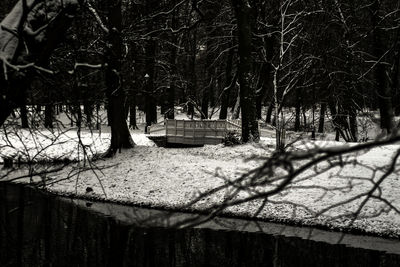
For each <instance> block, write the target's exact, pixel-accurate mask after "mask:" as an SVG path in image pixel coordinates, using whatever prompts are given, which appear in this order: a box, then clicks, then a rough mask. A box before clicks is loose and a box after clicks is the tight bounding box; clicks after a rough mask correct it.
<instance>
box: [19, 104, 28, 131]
mask: <svg viewBox="0 0 400 267" xmlns="http://www.w3.org/2000/svg"><path fill="white" fill-rule="evenodd" d="M24 102H26V101H24ZM20 110H21V127H22V128H24V129H26V128H29V122H28V110H27V108H26V103H23V104H22V105H21V106H20Z"/></svg>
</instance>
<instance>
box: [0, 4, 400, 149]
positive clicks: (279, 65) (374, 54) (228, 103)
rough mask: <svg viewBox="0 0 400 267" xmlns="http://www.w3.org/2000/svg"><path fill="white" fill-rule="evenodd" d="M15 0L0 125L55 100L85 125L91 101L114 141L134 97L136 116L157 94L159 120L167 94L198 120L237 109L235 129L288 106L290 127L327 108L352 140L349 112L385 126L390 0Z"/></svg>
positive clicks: (391, 94)
mask: <svg viewBox="0 0 400 267" xmlns="http://www.w3.org/2000/svg"><path fill="white" fill-rule="evenodd" d="M15 3H16V1H11V0H9V1H3V2H2V3H1V6H0V12H1V16H2V17H3V18H4V19H3V22H2V31H1V36H0V41H1V45H2V51H1V54H2V57H1V59H2V61H3V64H2V73H3V75H1V81H0V82H1V85H2V86H1V94H2V95H3V98H1V99H0V101H1V103H0V106H1V114H0V115H1V116H0V119H1V120H0V121H1V124H4V122H5V120H6V118H7V117H8V116H9V115H10V114H11V113H16V111H17V110H18V113H19V114H20V118H21V125H22V127H30V124H32V122H31V121H29V120H28V118H27V107H30V109H31V110H30V112H32V113H35V112H40V110H41V109H44V112H43V113H44V116H43V117H44V118H42V119H41V121H40V122H39V123H40V124H43V125H44V126H45V127H47V128H52V127H54V124H55V123H56V121H55V119H54V114H55V113H57V112H60V109H62V106H66V109H67V111H68V112H69V113H70V114H71V116H73V117H75V118H76V119H75V121H76V123H77V124H78V125H80V124H81V123H86V124H87V125H95V121H94V118H95V114H96V111H97V114H98V111H99V109H100V108H101V107H104V108H105V109H106V110H107V114H108V116H107V117H108V123H109V125H111V126H113V125H115V127H112V128H115V129H118V130H115V131H116V132H117V131H118V134H115V135H121V137H118V138H117V139H118V141H116V143H118V144H116V145H115V147H118V146H122V147H128V146H129V142H127V140H125V139H126V137H127V136H128V135H127V129H128V128H127V127H126V126H125V125H124V124H125V120H123V119H122V118H125V117H126V118H127V117H128V116H129V114H130V116H129V120H128V121H129V123H128V126H129V127H133V128H135V127H137V125H136V121H135V120H136V114H135V112H136V108H135V107H138V108H139V109H140V110H142V111H144V112H145V114H146V125H148V126H149V125H151V124H152V123H156V122H157V106H159V107H161V113H162V114H163V115H164V117H165V118H169V119H173V118H174V108H175V107H177V106H180V107H182V108H183V109H184V110H185V112H187V114H188V116H191V117H193V116H194V115H196V116H199V117H200V118H201V119H207V118H211V116H213V115H214V114H218V117H219V118H220V119H226V118H227V117H228V113H229V116H232V117H233V118H238V117H239V113H240V112H241V118H242V123H243V124H242V128H243V129H242V130H243V135H242V138H243V140H244V141H245V142H246V141H247V140H249V139H251V138H253V139H257V138H258V137H257V129H256V128H257V125H256V123H255V122H256V121H257V120H262V121H264V122H266V123H269V124H272V125H274V126H275V125H276V126H277V127H278V128H279V127H280V128H283V127H284V126H283V125H284V124H285V121H282V119H284V117H283V116H282V115H281V113H282V112H285V109H286V108H288V107H290V108H293V110H294V112H293V113H294V115H293V117H294V120H293V123H292V125H290V128H291V130H294V131H300V130H304V129H309V128H311V127H315V129H316V130H317V131H318V132H323V131H324V125H325V120H326V119H325V118H326V114H328V113H329V115H330V121H331V123H332V125H333V128H334V129H335V130H336V132H337V137H336V138H337V139H338V138H339V137H340V138H343V139H344V140H345V141H359V140H360V136H359V133H358V125H357V116H359V115H365V114H366V113H368V112H370V111H374V110H377V111H379V121H380V127H381V129H382V130H383V131H384V132H385V133H391V132H392V131H393V129H395V128H396V126H397V125H395V123H394V116H395V115H399V113H400V103H399V97H400V94H399V79H400V74H399V73H400V72H399V64H400V54H399V48H400V39H399V38H400V37H399V36H400V27H399V19H398V18H399V16H398V12H399V3H397V2H396V1H380V0H376V1H352V2H348V1H341V0H329V1H319V0H315V1H314V0H312V1H296V0H286V1H277V0H270V1H259V0H257V1H245V0H240V1H239V0H238V1H211V0H210V1H195V0H193V1H189V0H185V1H175V0H173V1H119V0H115V1H28V0H27V1H19V3H18V4H17V5H16V7H15V8H14V9H12V11H11V12H10V10H11V8H12V6H13V5H14V4H15ZM6 15H8V16H7V17H6ZM72 18H73V19H72ZM81 106H83V107H84V108H83V112H82V111H81V108H80V107H81ZM228 110H229V111H230V112H228ZM263 110H266V112H262V111H263ZM310 110H312V112H313V114H314V113H316V116H315V117H318V121H314V120H315V119H314V120H313V121H307V119H306V116H305V112H306V111H310ZM129 111H130V112H129ZM82 113H83V114H82ZM262 114H264V117H262ZM317 115H318V116H317ZM303 118H304V119H303Z"/></svg>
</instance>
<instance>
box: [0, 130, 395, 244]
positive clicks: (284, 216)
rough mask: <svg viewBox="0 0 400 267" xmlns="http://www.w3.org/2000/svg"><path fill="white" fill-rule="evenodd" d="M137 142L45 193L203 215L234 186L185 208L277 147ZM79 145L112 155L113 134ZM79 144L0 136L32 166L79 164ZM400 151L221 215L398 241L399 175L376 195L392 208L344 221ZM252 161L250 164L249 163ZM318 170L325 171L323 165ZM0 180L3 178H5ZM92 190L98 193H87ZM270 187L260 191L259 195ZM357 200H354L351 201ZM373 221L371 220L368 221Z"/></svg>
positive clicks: (53, 183) (371, 204) (70, 139)
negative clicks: (61, 161)
mask: <svg viewBox="0 0 400 267" xmlns="http://www.w3.org/2000/svg"><path fill="white" fill-rule="evenodd" d="M132 138H133V140H134V141H135V143H136V144H137V145H136V146H135V147H134V148H133V149H130V150H125V151H123V152H122V153H117V154H116V156H115V157H114V158H111V159H101V160H97V161H95V162H93V164H94V165H92V167H93V168H92V169H89V170H82V171H81V172H79V175H71V174H73V173H74V174H76V173H78V172H75V171H76V169H77V168H78V167H79V166H81V167H83V168H84V166H86V167H87V166H88V165H87V164H85V165H84V164H82V163H75V164H73V165H71V166H69V167H65V168H64V169H63V170H62V171H59V172H57V173H52V174H48V175H47V176H46V178H47V189H48V190H50V191H52V192H56V193H60V194H72V195H76V196H81V197H89V198H91V197H94V198H101V199H106V200H109V201H118V202H125V203H133V204H138V205H145V206H151V207H160V208H169V209H183V208H184V209H188V210H206V209H207V208H209V207H211V206H212V205H214V204H217V203H222V202H223V200H224V199H225V198H226V197H227V196H229V194H231V193H232V188H227V189H224V190H222V191H221V192H218V193H216V194H212V195H209V196H207V197H206V198H205V199H202V200H200V201H199V202H198V203H196V204H194V205H191V206H188V203H190V201H191V200H193V199H194V198H196V197H197V196H199V195H200V194H202V193H204V192H206V191H207V190H210V189H213V188H216V187H218V186H222V185H225V184H226V183H227V182H228V181H232V180H234V179H237V178H239V177H240V176H241V175H242V174H244V173H247V172H248V171H249V170H251V169H254V168H257V167H259V166H260V165H261V164H262V163H263V162H264V161H265V159H266V158H268V157H269V156H270V155H271V153H272V152H273V147H274V139H272V138H265V137H264V138H262V140H261V142H260V143H259V144H244V145H239V146H234V147H225V146H223V145H222V144H221V145H216V146H204V147H199V148H162V147H156V146H155V144H154V143H153V142H152V141H150V140H149V139H148V138H147V137H146V136H145V135H144V134H142V133H139V131H133V132H132ZM80 139H81V140H82V144H84V146H85V147H86V151H92V152H93V153H103V152H105V151H106V150H107V147H108V145H109V139H110V136H109V134H108V133H104V132H103V133H101V134H99V133H90V132H88V131H83V132H81V138H80ZM77 140H79V139H78V137H77V133H76V132H74V131H71V130H70V131H66V132H65V133H63V134H53V133H51V132H48V131H40V132H36V133H31V132H29V131H19V132H18V134H12V135H8V136H7V137H6V136H5V135H4V133H3V134H2V136H1V138H0V146H1V147H0V148H1V149H0V154H1V155H21V156H22V157H28V156H29V157H30V159H35V160H50V159H54V158H56V159H63V158H68V159H70V160H74V159H78V158H79V159H82V157H81V155H82V145H81V146H78V145H77ZM11 145H12V146H11ZM337 145H343V143H338V142H334V141H306V142H300V141H299V142H298V143H296V144H295V145H294V148H293V149H309V148H312V147H316V146H318V147H324V146H325V147H326V146H337ZM78 148H79V149H78ZM399 148H400V145H397V144H396V145H388V146H383V147H377V148H374V149H372V150H370V151H365V152H363V153H360V154H357V155H352V156H351V157H350V158H349V159H348V160H354V159H355V158H356V159H357V160H358V163H357V164H356V165H344V166H343V167H340V166H337V167H333V168H330V169H329V170H327V171H326V172H324V173H321V174H316V173H315V172H316V171H318V170H317V169H309V170H307V171H306V172H305V173H303V174H302V175H301V176H300V177H299V178H297V179H295V180H294V181H293V183H292V184H291V185H290V186H289V187H288V188H287V189H286V190H284V191H282V192H281V193H279V194H277V195H275V196H273V197H271V198H269V199H268V200H269V201H267V202H266V204H265V206H264V207H263V209H262V210H258V209H259V207H260V206H261V205H262V201H263V199H257V200H254V201H252V202H249V203H244V204H241V205H238V206H234V207H229V208H227V209H226V210H225V211H224V212H225V213H227V214H233V215H239V216H246V217H253V216H255V217H258V218H261V219H269V220H275V221H290V222H296V223H303V224H307V225H325V226H329V227H333V228H336V229H341V228H347V227H350V228H356V229H360V230H363V231H366V232H370V233H375V234H384V235H393V236H394V235H397V236H400V214H397V213H395V212H394V211H393V210H389V209H388V207H389V206H388V205H387V204H388V203H390V205H393V207H395V208H398V209H399V208H400V198H399V197H398V196H399V195H400V177H399V176H398V175H396V173H394V174H391V175H389V176H388V177H387V178H386V179H385V181H384V182H383V183H382V184H381V188H380V191H378V193H379V192H381V196H383V197H385V199H386V200H387V201H388V202H387V203H385V202H383V201H382V200H381V199H379V198H378V197H377V198H374V199H371V200H369V201H368V202H367V204H366V205H365V207H364V208H363V211H362V212H361V214H360V218H359V219H358V220H356V221H355V222H354V223H353V224H352V225H351V226H349V222H350V220H349V219H346V217H343V216H342V215H345V214H348V213H351V212H354V211H355V210H356V209H357V207H358V206H359V204H360V203H361V201H362V200H363V198H362V197H360V198H356V196H357V195H359V194H362V193H365V192H367V191H368V190H370V189H371V187H372V186H373V185H374V182H376V181H377V179H379V177H380V176H381V175H382V174H383V172H384V171H385V168H384V166H386V165H387V164H388V163H389V162H390V160H391V157H392V155H393V153H395V152H396V151H397V150H398V149H399ZM17 150H18V151H17ZM92 152H90V153H92ZM89 156H90V155H89ZM254 156H256V157H254ZM251 157H253V159H252V160H248V159H249V158H251ZM260 158H264V159H260ZM319 166H320V167H319V168H322V167H323V166H326V165H323V164H322V165H319ZM4 171H5V170H3V171H2V172H3V173H4ZM21 172H23V171H21V170H20V171H18V172H13V173H10V174H8V175H7V177H5V178H3V179H9V178H13V177H15V176H17V175H20V174H21ZM1 174H2V173H1V172H0V177H2V175H1ZM69 176H70V178H68V177H69ZM66 178H68V179H66ZM40 179H43V177H41V178H40ZM88 187H90V188H92V189H93V192H90V193H87V192H86V190H87V188H88ZM268 188H269V187H268V186H267V187H264V188H259V192H262V190H266V189H268ZM251 194H255V192H248V191H242V192H240V193H239V194H238V195H237V196H236V198H243V197H248V196H249V195H251ZM376 196H378V195H376ZM353 198H355V199H354V200H352V199H353ZM344 200H348V201H347V202H348V203H344V204H342V205H338V206H337V207H336V206H335V207H334V208H332V209H331V210H328V211H327V212H326V213H324V215H323V216H319V217H315V213H318V212H320V211H321V210H324V209H325V208H327V207H328V206H332V205H335V204H337V203H341V202H342V201H344ZM371 215H374V216H373V217H372V218H370V217H371ZM336 217H337V218H336Z"/></svg>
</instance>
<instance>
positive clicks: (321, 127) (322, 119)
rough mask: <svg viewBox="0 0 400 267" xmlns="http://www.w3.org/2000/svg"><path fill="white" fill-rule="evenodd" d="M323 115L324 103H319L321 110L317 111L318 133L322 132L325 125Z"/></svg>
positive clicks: (324, 111)
mask: <svg viewBox="0 0 400 267" xmlns="http://www.w3.org/2000/svg"><path fill="white" fill-rule="evenodd" d="M325 113H326V103H321V109H320V111H319V122H318V132H319V133H323V132H324V125H325Z"/></svg>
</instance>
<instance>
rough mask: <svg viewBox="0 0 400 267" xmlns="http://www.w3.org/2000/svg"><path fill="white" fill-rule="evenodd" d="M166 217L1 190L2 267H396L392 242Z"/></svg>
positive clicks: (398, 253)
mask: <svg viewBox="0 0 400 267" xmlns="http://www.w3.org/2000/svg"><path fill="white" fill-rule="evenodd" d="M165 215H166V212H163V211H157V210H150V209H140V208H135V207H127V206H123V205H116V204H104V203H89V202H87V201H83V200H71V199H68V198H60V197H54V196H51V195H48V194H44V193H40V192H38V191H36V190H32V189H29V188H26V187H22V186H17V185H8V184H0V266H218V267H222V266H400V242H399V241H397V240H387V239H381V238H376V237H363V236H353V235H346V236H345V237H344V238H342V236H341V235H340V234H338V233H331V232H326V231H321V230H316V229H311V228H299V227H288V226H284V225H279V224H271V223H256V222H252V223H249V222H247V221H244V220H236V219H221V218H220V219H216V220H214V221H211V222H209V223H207V224H206V225H203V226H201V227H197V228H190V229H174V228H171V227H168V226H171V225H174V224H175V223H176V222H177V221H179V220H182V219H183V218H187V217H188V216H190V215H187V214H183V213H173V214H172V216H169V217H166V216H165ZM149 217H150V218H156V219H155V220H148V218H149ZM340 239H343V241H342V244H336V243H337V241H338V240H340Z"/></svg>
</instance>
